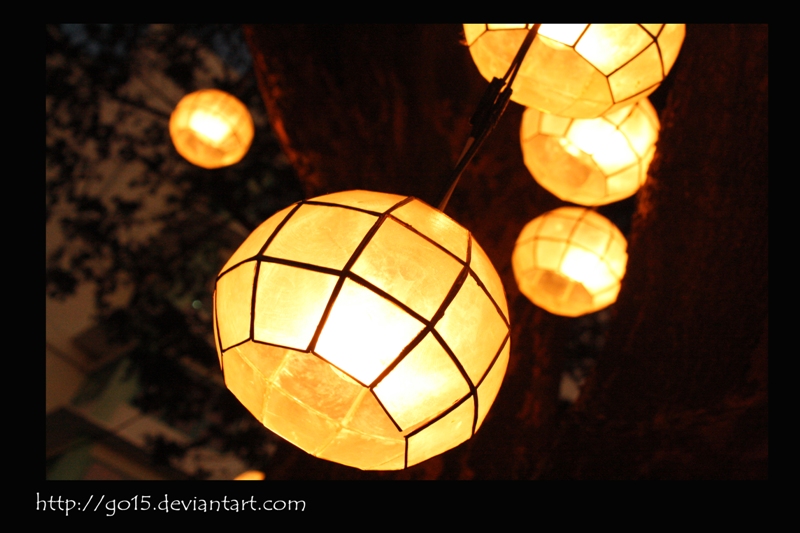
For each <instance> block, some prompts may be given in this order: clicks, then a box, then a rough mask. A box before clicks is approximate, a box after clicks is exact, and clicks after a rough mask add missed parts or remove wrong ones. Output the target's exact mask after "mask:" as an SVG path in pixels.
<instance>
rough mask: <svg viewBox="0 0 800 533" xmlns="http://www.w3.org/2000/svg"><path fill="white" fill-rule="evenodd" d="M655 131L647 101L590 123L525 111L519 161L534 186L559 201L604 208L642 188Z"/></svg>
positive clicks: (653, 112) (656, 124) (656, 126)
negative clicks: (521, 157) (523, 164)
mask: <svg viewBox="0 0 800 533" xmlns="http://www.w3.org/2000/svg"><path fill="white" fill-rule="evenodd" d="M658 130H659V122H658V115H657V114H656V110H655V109H653V106H652V104H651V103H650V101H649V100H648V99H647V98H643V99H642V100H639V101H638V102H636V103H635V104H633V105H631V106H628V107H623V108H620V109H617V110H614V111H612V112H610V113H607V114H605V115H603V116H602V117H599V118H590V119H580V118H567V117H560V116H558V115H551V114H548V113H543V112H541V111H538V110H536V109H533V108H528V109H526V110H525V113H524V114H523V115H522V128H521V135H520V138H521V142H522V156H523V158H524V160H525V166H526V167H528V170H529V171H530V172H531V174H532V175H533V177H534V179H535V180H536V181H537V183H539V185H541V186H542V187H544V188H545V189H547V190H548V191H550V192H551V193H553V194H555V195H556V196H558V197H559V198H561V199H562V200H565V201H567V202H572V203H576V204H581V205H604V204H608V203H611V202H616V201H618V200H622V199H623V198H627V197H629V196H631V195H633V194H634V193H635V192H636V191H637V190H639V187H641V186H642V184H643V183H644V182H645V180H646V179H647V169H648V167H649V166H650V162H651V161H652V160H653V155H654V154H655V152H656V141H657V140H658Z"/></svg>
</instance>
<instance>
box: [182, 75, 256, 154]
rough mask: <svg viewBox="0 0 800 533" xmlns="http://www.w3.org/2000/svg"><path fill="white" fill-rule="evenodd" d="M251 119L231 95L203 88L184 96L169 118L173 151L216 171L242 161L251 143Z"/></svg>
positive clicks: (252, 129) (252, 131) (253, 130)
mask: <svg viewBox="0 0 800 533" xmlns="http://www.w3.org/2000/svg"><path fill="white" fill-rule="evenodd" d="M254 132H255V129H254V127H253V118H252V117H251V116H250V112H249V111H248V110H247V107H246V106H245V105H244V104H243V103H242V102H241V101H239V100H238V99H237V98H236V97H235V96H233V95H231V94H228V93H226V92H224V91H220V90H217V89H204V90H202V91H196V92H193V93H191V94H187V95H186V96H184V97H183V98H182V99H181V101H180V102H178V105H177V106H176V107H175V110H174V111H173V112H172V115H171V116H170V119H169V135H170V137H171V138H172V143H173V144H174V145H175V149H176V150H177V151H178V153H179V154H181V155H182V156H183V157H184V158H186V160H188V161H189V162H190V163H193V164H195V165H197V166H199V167H203V168H220V167H226V166H229V165H233V164H234V163H238V162H239V161H241V160H242V158H243V157H244V155H245V154H246V153H247V150H248V149H249V148H250V143H252V142H253V134H254Z"/></svg>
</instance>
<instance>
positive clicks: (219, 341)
mask: <svg viewBox="0 0 800 533" xmlns="http://www.w3.org/2000/svg"><path fill="white" fill-rule="evenodd" d="M214 285H216V282H215V283H214ZM212 299H213V301H214V309H213V311H214V312H213V317H214V324H215V325H216V328H214V330H215V331H214V333H215V335H214V336H215V338H216V339H215V340H216V341H217V346H219V368H220V370H222V381H223V383H224V382H225V367H224V365H223V364H222V359H223V356H224V355H225V351H224V350H223V349H222V337H221V336H220V333H219V313H218V312H217V289H216V287H214V294H213V296H212Z"/></svg>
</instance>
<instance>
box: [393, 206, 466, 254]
mask: <svg viewBox="0 0 800 533" xmlns="http://www.w3.org/2000/svg"><path fill="white" fill-rule="evenodd" d="M415 200H418V201H420V202H422V200H419V198H415ZM422 203H423V204H424V202H422ZM425 205H427V204H425ZM428 207H430V206H428ZM431 209H433V208H431ZM442 214H444V213H442ZM445 216H447V215H445ZM389 218H391V219H392V220H394V221H395V222H397V223H398V224H400V225H402V226H403V227H405V228H406V229H408V230H410V231H412V232H414V233H416V234H417V235H419V236H420V237H422V238H423V239H425V240H426V241H428V242H429V243H431V244H433V245H434V246H436V247H437V248H438V249H440V250H442V251H443V252H445V253H446V254H447V255H449V256H450V257H452V258H453V259H455V260H456V261H458V262H459V263H460V264H462V265H464V264H466V263H465V261H464V260H463V259H461V258H460V257H458V256H457V255H456V254H454V253H453V252H451V251H450V250H448V249H447V248H445V247H444V246H442V245H441V244H440V243H438V242H436V241H435V240H433V239H432V238H431V237H428V236H427V235H425V234H424V233H422V232H420V231H419V230H418V229H416V228H415V227H414V226H412V225H411V224H410V223H408V222H405V221H403V220H401V219H399V218H397V217H396V216H394V215H391V216H390V217H389ZM467 233H469V231H468V232H467Z"/></svg>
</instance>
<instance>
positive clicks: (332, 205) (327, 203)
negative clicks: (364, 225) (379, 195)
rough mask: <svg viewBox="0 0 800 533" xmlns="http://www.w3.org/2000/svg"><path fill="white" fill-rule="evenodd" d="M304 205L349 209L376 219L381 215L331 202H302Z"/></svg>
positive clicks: (376, 212) (378, 212)
mask: <svg viewBox="0 0 800 533" xmlns="http://www.w3.org/2000/svg"><path fill="white" fill-rule="evenodd" d="M303 203H304V204H305V205H319V206H323V207H341V208H343V209H351V210H353V211H361V212H362V213H367V214H369V215H375V216H376V217H379V216H381V215H382V214H383V213H381V212H380V211H371V210H369V209H363V208H361V207H354V206H352V205H343V204H336V203H333V202H320V201H318V200H303Z"/></svg>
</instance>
